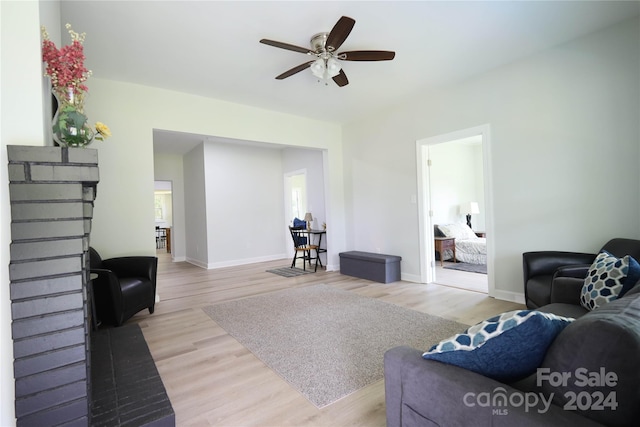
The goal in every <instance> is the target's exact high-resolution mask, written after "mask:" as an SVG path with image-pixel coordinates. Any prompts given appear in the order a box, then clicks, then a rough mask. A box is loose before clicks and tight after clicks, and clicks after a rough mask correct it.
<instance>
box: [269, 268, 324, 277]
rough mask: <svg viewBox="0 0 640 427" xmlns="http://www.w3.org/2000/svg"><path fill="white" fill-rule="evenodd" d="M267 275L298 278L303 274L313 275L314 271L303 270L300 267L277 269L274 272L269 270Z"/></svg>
mask: <svg viewBox="0 0 640 427" xmlns="http://www.w3.org/2000/svg"><path fill="white" fill-rule="evenodd" d="M267 273H273V274H277V275H278V276H282V277H296V276H302V275H303V274H309V273H313V270H312V269H311V268H309V270H303V269H301V268H298V267H293V268H291V267H281V268H275V269H273V270H267Z"/></svg>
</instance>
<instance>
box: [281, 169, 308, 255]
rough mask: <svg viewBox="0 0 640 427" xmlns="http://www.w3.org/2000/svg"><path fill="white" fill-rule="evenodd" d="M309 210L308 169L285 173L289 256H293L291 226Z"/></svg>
mask: <svg viewBox="0 0 640 427" xmlns="http://www.w3.org/2000/svg"><path fill="white" fill-rule="evenodd" d="M306 212H307V170H306V169H299V170H296V171H292V172H287V173H285V174H284V216H285V218H284V223H285V229H284V230H285V233H286V239H287V240H286V241H287V245H286V246H285V247H286V248H287V256H288V257H289V258H292V257H293V245H292V244H289V243H288V242H290V241H291V235H290V234H289V228H288V227H289V226H291V225H293V219H294V218H299V219H303V218H304V215H305V213H306Z"/></svg>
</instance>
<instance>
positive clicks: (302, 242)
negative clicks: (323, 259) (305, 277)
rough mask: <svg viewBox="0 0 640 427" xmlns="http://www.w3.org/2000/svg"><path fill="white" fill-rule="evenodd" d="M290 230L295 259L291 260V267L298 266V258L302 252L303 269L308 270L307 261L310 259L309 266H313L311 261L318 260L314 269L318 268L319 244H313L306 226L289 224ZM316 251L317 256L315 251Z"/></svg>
mask: <svg viewBox="0 0 640 427" xmlns="http://www.w3.org/2000/svg"><path fill="white" fill-rule="evenodd" d="M289 232H290V233H291V239H292V240H293V249H294V251H293V261H291V268H294V267H295V266H296V261H297V260H298V258H299V257H298V254H300V253H302V269H303V270H305V271H306V269H307V261H309V267H311V261H312V260H314V259H315V260H316V267H315V270H314V271H317V270H318V259H319V257H318V245H313V244H311V243H310V242H311V240H310V236H309V233H308V232H307V230H306V229H305V228H304V227H291V226H289ZM314 251H315V256H312V255H313V252H314Z"/></svg>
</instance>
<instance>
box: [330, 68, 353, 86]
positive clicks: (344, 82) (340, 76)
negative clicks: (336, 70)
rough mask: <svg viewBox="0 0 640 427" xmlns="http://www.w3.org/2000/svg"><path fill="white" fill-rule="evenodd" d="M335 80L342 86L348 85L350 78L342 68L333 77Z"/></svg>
mask: <svg viewBox="0 0 640 427" xmlns="http://www.w3.org/2000/svg"><path fill="white" fill-rule="evenodd" d="M333 81H334V82H336V84H337V85H338V86H340V87H342V86H346V85H348V84H349V79H348V78H347V75H346V74H345V73H344V70H340V74H338V75H337V76H335V77H334V78H333Z"/></svg>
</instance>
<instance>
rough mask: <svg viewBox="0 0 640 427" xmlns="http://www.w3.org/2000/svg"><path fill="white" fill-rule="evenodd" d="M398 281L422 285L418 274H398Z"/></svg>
mask: <svg viewBox="0 0 640 427" xmlns="http://www.w3.org/2000/svg"><path fill="white" fill-rule="evenodd" d="M400 280H404V281H405V282H414V283H422V281H421V279H420V275H419V274H407V273H403V272H400Z"/></svg>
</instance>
